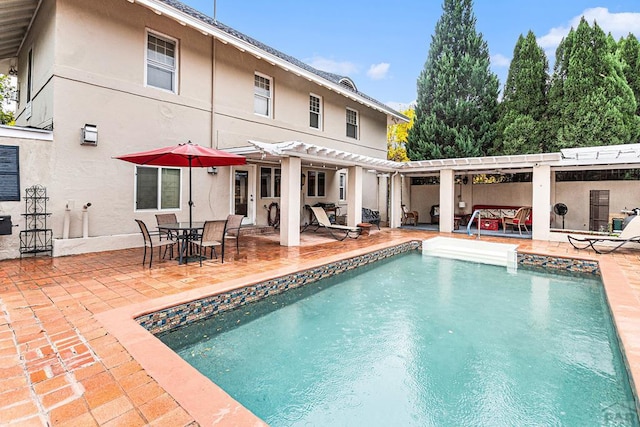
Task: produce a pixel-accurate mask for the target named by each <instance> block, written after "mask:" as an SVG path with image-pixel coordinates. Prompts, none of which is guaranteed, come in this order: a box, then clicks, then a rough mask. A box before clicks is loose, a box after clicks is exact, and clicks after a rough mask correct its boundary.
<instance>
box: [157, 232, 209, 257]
mask: <svg viewBox="0 0 640 427" xmlns="http://www.w3.org/2000/svg"><path fill="white" fill-rule="evenodd" d="M158 230H160V231H161V232H162V231H170V232H172V233H174V234H175V235H176V236H178V240H180V241H181V242H180V251H179V254H180V255H179V257H178V263H179V264H183V263H187V262H188V261H189V256H191V245H190V244H189V242H191V241H192V240H193V239H194V237H197V236H198V235H199V233H200V232H202V230H204V221H193V222H191V223H189V221H181V222H174V223H168V224H162V225H159V226H158Z"/></svg>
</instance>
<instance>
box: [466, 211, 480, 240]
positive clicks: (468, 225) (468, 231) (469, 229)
mask: <svg viewBox="0 0 640 427" xmlns="http://www.w3.org/2000/svg"><path fill="white" fill-rule="evenodd" d="M476 216H477V217H478V239H479V238H480V209H476V210H475V211H473V214H472V215H471V218H470V219H469V223H468V224H467V234H469V236H471V234H472V233H471V224H473V219H474V218H475V217H476Z"/></svg>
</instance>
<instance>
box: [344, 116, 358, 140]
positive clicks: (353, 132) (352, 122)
mask: <svg viewBox="0 0 640 427" xmlns="http://www.w3.org/2000/svg"><path fill="white" fill-rule="evenodd" d="M347 136H348V137H349V138H355V139H358V112H357V111H356V110H352V109H350V108H347Z"/></svg>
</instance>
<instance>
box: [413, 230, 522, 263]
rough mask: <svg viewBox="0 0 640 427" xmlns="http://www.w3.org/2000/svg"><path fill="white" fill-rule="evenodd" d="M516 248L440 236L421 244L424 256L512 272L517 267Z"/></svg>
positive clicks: (502, 244) (503, 244)
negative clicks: (473, 263) (476, 263)
mask: <svg viewBox="0 0 640 427" xmlns="http://www.w3.org/2000/svg"><path fill="white" fill-rule="evenodd" d="M517 248H518V245H513V244H507V243H494V242H483V241H480V240H471V239H454V238H450V237H441V236H438V237H434V238H432V239H429V240H424V241H423V242H422V253H423V254H424V255H430V256H437V257H441V258H452V259H458V260H463V261H472V262H478V263H481V264H492V265H499V266H503V267H507V268H508V269H513V270H515V269H517V267H518V253H517V251H516V249H517Z"/></svg>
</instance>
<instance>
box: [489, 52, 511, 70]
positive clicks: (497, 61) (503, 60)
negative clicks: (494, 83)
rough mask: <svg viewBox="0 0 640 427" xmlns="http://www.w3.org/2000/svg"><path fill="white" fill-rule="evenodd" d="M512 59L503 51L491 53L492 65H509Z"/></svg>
mask: <svg viewBox="0 0 640 427" xmlns="http://www.w3.org/2000/svg"><path fill="white" fill-rule="evenodd" d="M509 64H511V60H510V59H509V58H507V57H506V56H504V55H503V54H501V53H497V54H495V55H491V65H493V66H494V67H508V66H509Z"/></svg>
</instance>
